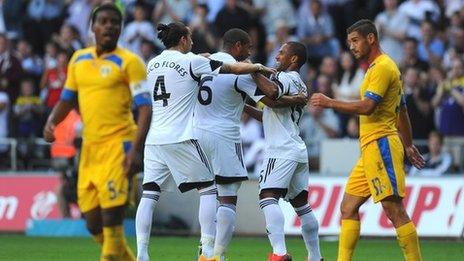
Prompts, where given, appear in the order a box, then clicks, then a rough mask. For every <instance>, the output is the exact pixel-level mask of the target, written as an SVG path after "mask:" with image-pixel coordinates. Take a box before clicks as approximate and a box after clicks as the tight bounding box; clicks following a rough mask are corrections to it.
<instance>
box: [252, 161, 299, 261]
mask: <svg viewBox="0 0 464 261" xmlns="http://www.w3.org/2000/svg"><path fill="white" fill-rule="evenodd" d="M296 167H297V162H294V161H290V160H284V159H275V158H268V159H267V160H265V161H264V162H263V168H262V170H261V176H260V182H259V187H260V192H259V206H260V208H261V209H262V211H263V213H264V218H265V220H266V230H267V233H268V238H269V241H270V243H271V246H272V255H270V257H269V260H272V259H276V260H278V259H279V258H278V257H281V259H283V257H285V256H287V248H286V246H285V233H284V223H285V219H284V214H283V213H282V209H281V208H280V206H279V198H281V197H284V196H285V195H286V193H287V189H288V187H289V184H290V180H291V178H292V174H293V173H294V171H295V169H296Z"/></svg>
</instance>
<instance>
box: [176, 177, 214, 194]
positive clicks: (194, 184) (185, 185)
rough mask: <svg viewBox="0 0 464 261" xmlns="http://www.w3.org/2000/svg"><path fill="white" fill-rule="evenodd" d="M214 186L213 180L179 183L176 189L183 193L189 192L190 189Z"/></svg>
mask: <svg viewBox="0 0 464 261" xmlns="http://www.w3.org/2000/svg"><path fill="white" fill-rule="evenodd" d="M213 184H214V180H211V181H202V182H185V183H180V185H179V186H178V187H177V188H178V189H179V190H180V192H182V193H184V192H187V191H190V190H192V189H196V188H198V187H200V186H206V187H207V186H211V185H213Z"/></svg>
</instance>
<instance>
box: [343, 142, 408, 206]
mask: <svg viewBox="0 0 464 261" xmlns="http://www.w3.org/2000/svg"><path fill="white" fill-rule="evenodd" d="M403 159H404V150H403V144H402V143H401V140H400V138H399V137H398V136H397V135H391V136H386V137H383V138H380V139H378V140H376V141H372V142H370V143H369V144H367V145H365V146H364V147H363V148H362V150H361V158H360V159H359V160H358V162H357V163H356V166H355V167H354V168H353V170H352V171H351V174H350V177H349V178H348V182H347V184H346V187H345V192H346V193H348V194H350V195H354V196H359V197H369V196H372V198H373V200H374V202H375V203H377V202H379V201H381V200H382V199H384V198H386V197H388V196H392V195H396V196H399V197H404V190H405V188H404V187H405V184H404V183H405V173H404V162H403Z"/></svg>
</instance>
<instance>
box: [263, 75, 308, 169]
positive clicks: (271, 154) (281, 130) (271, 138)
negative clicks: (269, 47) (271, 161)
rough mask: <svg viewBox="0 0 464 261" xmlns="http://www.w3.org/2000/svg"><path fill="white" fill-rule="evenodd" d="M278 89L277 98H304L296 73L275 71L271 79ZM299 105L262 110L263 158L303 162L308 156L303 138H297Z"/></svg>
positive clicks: (303, 85)
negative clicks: (301, 94)
mask: <svg viewBox="0 0 464 261" xmlns="http://www.w3.org/2000/svg"><path fill="white" fill-rule="evenodd" d="M272 80H273V81H275V82H276V83H277V84H278V85H279V88H280V90H281V92H279V94H280V95H296V94H298V93H300V92H301V93H304V94H305V95H308V91H307V89H306V85H305V83H304V82H303V80H302V79H301V77H300V75H299V74H298V72H295V71H291V72H279V73H277V74H276V75H275V76H273V77H272ZM303 108H304V107H300V106H295V107H287V108H269V107H267V106H266V107H264V109H263V127H264V139H265V142H266V149H265V156H266V157H267V158H281V159H288V160H294V161H297V162H307V161H308V153H307V151H306V145H305V143H304V141H303V139H302V138H301V137H300V129H299V127H298V122H299V121H300V118H301V115H302V114H303Z"/></svg>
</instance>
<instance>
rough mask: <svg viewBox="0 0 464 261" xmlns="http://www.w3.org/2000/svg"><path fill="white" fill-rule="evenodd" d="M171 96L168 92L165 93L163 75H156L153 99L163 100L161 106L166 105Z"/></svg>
mask: <svg viewBox="0 0 464 261" xmlns="http://www.w3.org/2000/svg"><path fill="white" fill-rule="evenodd" d="M158 89H159V90H161V94H159V95H158ZM169 97H171V94H170V93H166V86H165V84H164V75H160V76H158V78H156V82H155V90H154V91H153V99H154V100H155V101H158V100H163V107H166V106H168V99H169Z"/></svg>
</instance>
